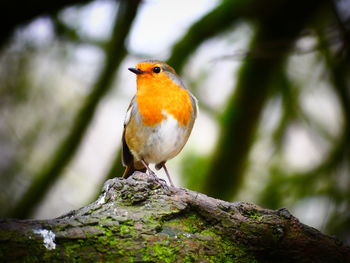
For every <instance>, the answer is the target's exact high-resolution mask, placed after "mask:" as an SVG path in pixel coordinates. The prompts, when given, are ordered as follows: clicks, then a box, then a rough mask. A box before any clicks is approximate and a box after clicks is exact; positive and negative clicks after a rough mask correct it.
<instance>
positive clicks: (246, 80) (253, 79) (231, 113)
mask: <svg viewBox="0 0 350 263" xmlns="http://www.w3.org/2000/svg"><path fill="white" fill-rule="evenodd" d="M272 3H275V4H276V2H274V1H272V2H271V3H265V4H267V5H268V4H272ZM321 3H322V1H316V0H313V1H308V2H302V1H278V4H277V6H278V8H272V10H275V11H274V12H273V13H270V14H269V15H268V16H266V17H263V18H261V19H260V21H259V22H260V23H259V27H258V29H257V33H256V36H255V39H254V41H253V42H252V44H251V48H250V50H251V51H252V52H253V53H254V52H255V50H256V48H259V47H261V45H262V44H263V43H272V42H275V41H277V43H278V42H279V41H280V40H281V39H282V40H283V39H291V40H294V41H295V40H296V39H297V38H298V37H299V34H300V32H301V31H302V29H303V28H304V27H305V24H306V23H307V21H308V19H310V18H311V17H312V15H313V14H314V12H315V11H316V10H317V8H318V7H319V6H320V4H321ZM294 41H290V43H289V44H288V45H283V46H281V47H280V48H281V49H280V54H281V55H280V56H273V57H261V58H256V59H250V60H246V61H244V63H243V66H242V68H241V72H240V74H239V76H238V78H239V79H238V84H237V87H236V93H235V94H234V96H233V97H232V98H231V100H230V101H229V104H228V106H227V108H226V112H225V115H224V119H223V122H222V130H221V134H220V136H219V138H220V139H219V142H218V145H217V149H216V152H215V154H214V159H213V162H212V166H211V169H210V171H209V173H208V180H207V182H206V185H205V189H204V190H205V192H206V193H207V194H209V195H211V196H214V197H219V198H222V199H226V200H227V199H230V198H232V196H233V195H234V194H235V193H236V192H237V190H238V189H239V187H240V184H241V182H242V179H243V174H244V170H245V166H246V162H247V159H248V154H249V151H250V148H251V145H252V143H253V139H254V136H255V130H256V127H257V124H258V122H259V120H260V115H261V112H262V110H263V107H264V105H265V102H266V101H267V99H268V98H269V90H270V86H271V83H270V81H271V78H272V76H273V75H274V74H276V72H278V69H279V68H281V67H283V64H284V61H285V57H286V55H287V54H288V52H289V51H290V49H291V47H292V46H293V44H294Z"/></svg>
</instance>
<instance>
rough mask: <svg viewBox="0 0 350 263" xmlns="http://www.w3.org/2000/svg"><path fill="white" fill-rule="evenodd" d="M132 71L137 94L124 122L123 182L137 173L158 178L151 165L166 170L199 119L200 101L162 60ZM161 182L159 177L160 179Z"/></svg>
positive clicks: (149, 62)
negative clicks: (147, 173) (169, 161)
mask: <svg viewBox="0 0 350 263" xmlns="http://www.w3.org/2000/svg"><path fill="white" fill-rule="evenodd" d="M129 70H130V71H131V72H133V73H135V74H136V82H137V90H136V95H135V96H134V97H133V98H132V100H131V103H130V105H129V107H128V110H127V113H126V118H125V121H124V131H123V138H122V143H123V148H122V162H123V165H124V166H125V167H126V169H125V172H124V174H123V178H128V177H129V176H130V175H132V174H133V173H134V172H135V171H141V172H146V171H148V172H149V173H150V174H151V175H153V176H155V177H156V175H155V173H154V172H153V171H152V170H151V169H150V168H149V164H150V163H152V164H155V168H156V169H157V170H159V169H161V168H163V169H164V171H165V173H166V175H167V177H168V180H169V182H170V185H171V186H174V184H173V182H172V181H171V179H170V175H169V172H168V169H167V168H166V166H165V163H166V162H167V161H168V160H170V159H172V158H174V157H175V156H176V155H177V154H178V153H179V152H180V151H181V150H182V148H183V147H184V145H185V144H186V142H187V139H188V137H189V136H190V133H191V131H192V128H193V124H194V121H195V119H196V116H197V100H196V98H195V97H194V96H193V95H192V94H191V93H190V92H189V91H188V89H187V88H186V87H185V86H184V84H183V83H182V81H181V79H180V77H179V76H178V75H177V74H176V72H175V70H174V69H173V68H172V67H170V66H169V65H167V64H166V63H164V62H162V61H158V60H146V61H143V62H140V63H138V64H137V65H136V67H135V68H129ZM156 178H157V177H156Z"/></svg>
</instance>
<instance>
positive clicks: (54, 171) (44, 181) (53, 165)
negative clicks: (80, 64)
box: [10, 0, 140, 218]
mask: <svg viewBox="0 0 350 263" xmlns="http://www.w3.org/2000/svg"><path fill="white" fill-rule="evenodd" d="M139 3H140V1H139V0H125V1H121V2H120V5H119V9H118V14H117V16H116V18H115V21H114V29H113V33H112V37H111V40H110V42H109V45H108V47H107V48H106V50H105V54H106V56H105V57H106V61H105V65H104V68H103V69H102V70H101V74H100V76H99V78H98V79H97V80H96V83H95V84H94V87H93V89H92V92H91V93H90V95H89V96H88V97H87V99H86V101H85V102H84V103H83V105H82V107H81V109H80V111H79V112H78V114H77V116H76V118H75V121H74V125H73V127H72V128H71V130H70V132H69V134H68V136H67V137H66V138H65V139H64V141H63V142H62V143H61V144H60V145H59V147H58V148H57V150H56V152H55V153H54V154H53V156H52V158H51V160H50V161H49V162H48V165H47V167H44V169H43V170H42V171H41V172H39V174H37V175H36V176H35V177H34V180H33V182H32V184H31V185H30V187H29V188H28V189H27V191H26V192H25V193H24V195H23V197H22V198H21V200H20V201H19V202H18V204H17V205H16V206H15V208H14V209H13V210H12V211H11V212H10V216H11V217H19V218H24V217H27V216H29V215H31V213H32V212H33V210H34V208H35V207H36V206H37V205H38V203H39V202H40V201H41V200H42V199H43V198H44V196H45V194H46V193H47V191H48V190H49V188H50V186H52V185H53V183H54V182H55V181H56V180H57V179H58V177H59V175H60V174H61V173H62V171H63V170H64V168H65V167H66V166H67V165H68V164H69V162H70V161H71V159H72V158H73V157H74V154H75V152H76V151H77V150H78V147H79V145H80V142H81V141H82V139H83V136H84V134H85V132H86V130H87V128H88V127H89V123H90V121H91V120H92V118H93V116H94V113H95V110H96V108H97V106H98V103H99V102H100V100H101V99H102V98H103V97H104V96H105V95H106V94H107V92H108V91H109V90H110V89H111V86H112V83H113V79H114V75H115V72H116V70H117V69H118V66H119V65H120V63H121V61H122V60H123V58H124V57H125V55H126V50H125V46H124V43H125V39H126V37H127V35H128V32H129V30H130V27H131V24H132V21H133V20H134V18H135V15H136V11H137V9H138V6H139Z"/></svg>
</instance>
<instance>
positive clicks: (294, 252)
mask: <svg viewBox="0 0 350 263" xmlns="http://www.w3.org/2000/svg"><path fill="white" fill-rule="evenodd" d="M349 260H350V248H349V247H347V246H345V245H343V244H341V242H339V241H338V240H336V239H335V238H333V237H329V236H326V235H323V234H322V233H320V232H319V231H317V230H316V229H313V228H311V227H308V226H305V225H303V224H301V223H300V222H299V221H298V220H297V219H296V218H295V217H293V216H292V215H291V214H290V213H289V212H288V211H287V210H286V209H280V210H277V211H273V210H268V209H263V208H260V207H258V206H256V205H253V204H249V203H243V202H234V203H229V202H225V201H221V200H217V199H213V198H211V197H208V196H205V195H203V194H200V193H197V192H193V191H190V190H187V189H182V188H168V187H165V186H164V185H161V184H159V182H158V181H155V180H154V178H153V177H152V176H149V175H146V174H143V173H135V174H134V175H133V176H131V177H130V178H128V179H121V178H115V179H111V180H109V181H107V182H106V184H105V186H104V190H103V193H102V195H101V196H100V197H99V199H98V200H97V201H95V202H94V203H92V204H90V205H88V206H86V207H83V208H81V209H79V210H76V211H72V212H70V213H68V214H66V215H64V216H62V217H59V218H56V219H51V220H13V219H5V220H1V221H0V261H1V262H23V261H31V262H44V261H45V262H62V261H67V262H72V261H76V262H97V261H113V262H279V263H281V262H319V263H322V262H327V263H328V262H349Z"/></svg>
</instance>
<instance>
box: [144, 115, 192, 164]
mask: <svg viewBox="0 0 350 263" xmlns="http://www.w3.org/2000/svg"><path fill="white" fill-rule="evenodd" d="M163 114H164V116H165V119H164V120H163V121H162V122H161V123H160V124H158V125H157V126H155V127H147V128H146V129H148V131H147V133H148V135H149V136H148V139H147V140H146V142H145V144H144V145H143V146H142V147H141V148H142V149H140V157H141V158H143V159H144V160H145V161H146V162H147V163H160V162H162V161H167V160H169V159H172V158H174V157H175V156H176V155H177V154H178V153H179V152H180V151H181V149H182V148H183V146H184V145H185V143H186V141H187V138H188V136H187V134H188V133H187V129H188V127H186V126H185V127H183V126H180V125H179V124H178V122H177V121H176V120H175V118H174V117H173V116H172V115H170V114H167V113H166V112H165V113H163Z"/></svg>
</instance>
